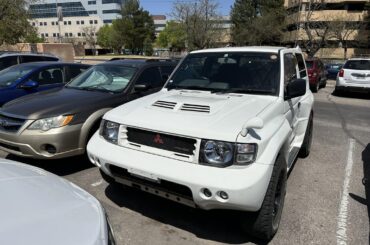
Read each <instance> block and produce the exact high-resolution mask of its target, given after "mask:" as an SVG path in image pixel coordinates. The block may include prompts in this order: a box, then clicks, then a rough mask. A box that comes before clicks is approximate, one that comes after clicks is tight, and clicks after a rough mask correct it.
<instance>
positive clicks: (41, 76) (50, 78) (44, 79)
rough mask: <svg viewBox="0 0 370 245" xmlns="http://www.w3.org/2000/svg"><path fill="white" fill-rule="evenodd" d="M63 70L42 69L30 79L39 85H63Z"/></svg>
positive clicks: (57, 68)
mask: <svg viewBox="0 0 370 245" xmlns="http://www.w3.org/2000/svg"><path fill="white" fill-rule="evenodd" d="M63 76H64V75H63V68H62V67H53V68H47V69H42V70H41V71H38V72H36V73H35V74H33V75H32V76H31V77H30V79H31V80H33V81H36V82H38V83H39V85H47V84H57V83H63V81H64V79H63Z"/></svg>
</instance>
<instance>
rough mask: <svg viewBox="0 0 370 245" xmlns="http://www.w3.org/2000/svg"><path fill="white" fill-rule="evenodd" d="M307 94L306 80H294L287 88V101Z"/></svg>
mask: <svg viewBox="0 0 370 245" xmlns="http://www.w3.org/2000/svg"><path fill="white" fill-rule="evenodd" d="M305 94H306V80H305V79H300V78H299V79H294V80H292V81H291V82H290V83H288V85H287V86H286V94H285V99H286V100H288V99H292V98H296V97H299V96H303V95H305Z"/></svg>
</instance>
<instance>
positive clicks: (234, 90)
mask: <svg viewBox="0 0 370 245" xmlns="http://www.w3.org/2000/svg"><path fill="white" fill-rule="evenodd" d="M212 93H219V94H229V93H237V94H273V93H274V91H272V90H262V89H247V88H232V89H222V90H214V91H212Z"/></svg>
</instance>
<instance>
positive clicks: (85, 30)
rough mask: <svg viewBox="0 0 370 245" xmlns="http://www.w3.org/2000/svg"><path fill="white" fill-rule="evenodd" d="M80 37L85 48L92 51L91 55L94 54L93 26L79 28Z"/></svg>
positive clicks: (94, 31) (95, 41)
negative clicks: (84, 43)
mask: <svg viewBox="0 0 370 245" xmlns="http://www.w3.org/2000/svg"><path fill="white" fill-rule="evenodd" d="M81 32H82V36H83V37H84V41H85V42H86V44H87V46H88V47H89V48H91V49H92V52H93V54H94V55H95V53H96V45H97V40H96V27H95V26H92V25H91V26H84V27H82V28H81Z"/></svg>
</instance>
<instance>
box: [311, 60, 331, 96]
mask: <svg viewBox="0 0 370 245" xmlns="http://www.w3.org/2000/svg"><path fill="white" fill-rule="evenodd" d="M306 66H307V71H308V78H309V81H310V88H311V90H312V92H317V91H318V90H319V89H320V88H321V87H322V88H325V86H326V79H327V78H326V70H325V66H324V64H323V63H322V61H321V60H320V59H319V58H311V59H308V60H306Z"/></svg>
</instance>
